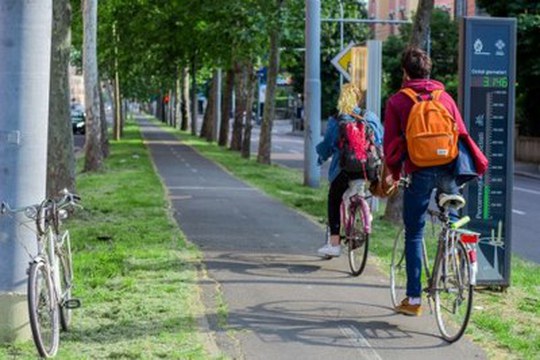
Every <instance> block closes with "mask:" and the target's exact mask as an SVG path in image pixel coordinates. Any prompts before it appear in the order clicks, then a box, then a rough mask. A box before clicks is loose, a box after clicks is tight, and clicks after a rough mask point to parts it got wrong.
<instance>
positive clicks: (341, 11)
mask: <svg viewBox="0 0 540 360" xmlns="http://www.w3.org/2000/svg"><path fill="white" fill-rule="evenodd" d="M339 18H340V20H343V1H342V0H339ZM343 25H344V23H343V21H340V22H339V51H340V52H341V50H343ZM342 86H343V74H342V73H339V88H340V89H341V87H342Z"/></svg>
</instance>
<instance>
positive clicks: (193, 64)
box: [191, 54, 198, 135]
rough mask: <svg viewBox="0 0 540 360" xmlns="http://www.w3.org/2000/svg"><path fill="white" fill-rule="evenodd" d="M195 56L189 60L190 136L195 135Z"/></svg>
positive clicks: (196, 115)
mask: <svg viewBox="0 0 540 360" xmlns="http://www.w3.org/2000/svg"><path fill="white" fill-rule="evenodd" d="M196 59H197V55H196V54H193V58H192V59H191V135H196V134H197V117H198V111H197V106H198V104H197V60H196Z"/></svg>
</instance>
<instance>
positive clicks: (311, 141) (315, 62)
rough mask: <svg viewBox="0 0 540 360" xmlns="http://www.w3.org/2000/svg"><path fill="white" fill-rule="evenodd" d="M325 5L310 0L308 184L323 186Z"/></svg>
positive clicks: (306, 138) (306, 99)
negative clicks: (319, 160)
mask: <svg viewBox="0 0 540 360" xmlns="http://www.w3.org/2000/svg"><path fill="white" fill-rule="evenodd" d="M320 56H321V2H320V0H306V66H305V87H304V88H305V114H306V128H305V132H304V161H305V165H304V185H307V186H310V187H319V185H320V177H321V169H320V167H319V166H318V165H317V153H316V151H315V144H317V143H318V142H319V139H320V136H321V64H320Z"/></svg>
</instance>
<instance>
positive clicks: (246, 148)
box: [242, 62, 257, 159]
mask: <svg viewBox="0 0 540 360" xmlns="http://www.w3.org/2000/svg"><path fill="white" fill-rule="evenodd" d="M246 72H247V76H246V79H247V86H246V88H247V91H246V95H247V99H246V109H247V111H246V123H245V127H244V139H243V141H242V157H243V158H245V159H249V157H250V156H251V129H252V128H253V125H252V121H253V119H252V114H253V112H252V111H251V109H252V108H253V95H254V93H253V92H254V90H255V89H254V88H255V81H256V78H257V77H256V76H255V74H254V73H253V65H252V63H251V62H250V63H248V66H246Z"/></svg>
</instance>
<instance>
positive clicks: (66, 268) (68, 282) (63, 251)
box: [56, 231, 73, 331]
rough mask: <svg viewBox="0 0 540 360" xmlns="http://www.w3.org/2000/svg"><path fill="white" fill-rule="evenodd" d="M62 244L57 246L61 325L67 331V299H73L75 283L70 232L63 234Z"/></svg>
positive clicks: (68, 318) (68, 310) (68, 312)
mask: <svg viewBox="0 0 540 360" xmlns="http://www.w3.org/2000/svg"><path fill="white" fill-rule="evenodd" d="M61 236H62V240H61V244H62V245H61V246H60V247H58V248H57V250H56V251H57V254H58V271H59V275H60V294H59V295H60V297H61V299H60V300H61V301H60V302H59V303H60V304H59V307H60V325H61V327H62V330H64V331H67V330H68V328H69V325H70V323H71V309H70V308H69V307H68V306H66V301H68V300H70V299H71V286H72V284H73V269H72V267H71V243H70V238H69V232H68V231H66V232H64V233H63V234H62V235H61Z"/></svg>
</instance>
